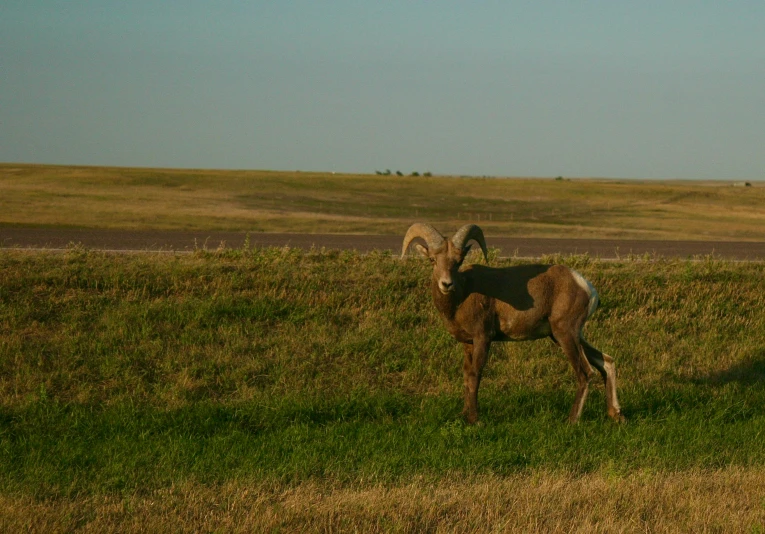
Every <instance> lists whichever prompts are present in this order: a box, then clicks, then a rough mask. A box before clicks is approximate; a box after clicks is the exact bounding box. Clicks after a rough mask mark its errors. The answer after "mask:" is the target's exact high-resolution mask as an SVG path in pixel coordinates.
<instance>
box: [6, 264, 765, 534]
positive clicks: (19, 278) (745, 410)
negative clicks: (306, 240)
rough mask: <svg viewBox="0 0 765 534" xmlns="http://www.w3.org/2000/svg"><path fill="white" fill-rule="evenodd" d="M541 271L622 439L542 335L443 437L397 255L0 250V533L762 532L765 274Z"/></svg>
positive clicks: (437, 377)
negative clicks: (619, 409)
mask: <svg viewBox="0 0 765 534" xmlns="http://www.w3.org/2000/svg"><path fill="white" fill-rule="evenodd" d="M557 261H561V259H560V258H558V259H557ZM563 261H566V262H567V263H569V264H571V265H573V266H575V267H576V268H577V269H578V270H579V271H580V272H582V273H583V274H584V275H585V276H586V277H588V278H589V279H590V280H591V281H592V282H593V283H594V284H595V286H596V287H598V289H599V291H600V293H601V296H602V305H601V308H600V310H599V311H598V312H597V313H596V314H595V315H594V316H593V317H592V319H591V320H590V321H589V323H588V327H587V331H586V332H587V334H588V338H589V339H590V340H591V341H592V342H593V344H595V345H596V346H598V347H601V348H602V349H603V350H605V351H607V352H608V353H610V354H612V355H614V357H615V358H616V362H617V369H618V372H619V376H620V396H621V401H622V405H623V408H624V412H625V414H626V416H627V417H628V418H629V422H628V424H626V425H623V426H619V425H615V424H612V423H611V422H610V421H609V420H607V418H606V415H605V408H604V405H605V402H604V397H603V388H602V386H601V385H600V384H599V383H598V384H597V385H595V386H594V388H593V390H594V391H593V392H592V393H591V395H590V398H589V399H588V401H587V404H586V407H585V411H584V414H583V416H582V421H581V423H580V424H578V425H576V426H571V425H568V424H566V423H564V421H565V418H566V415H567V413H568V409H569V408H570V405H571V402H572V400H573V393H574V387H573V378H572V373H571V371H570V369H568V367H567V366H568V364H567V363H566V362H565V359H564V358H563V357H562V356H561V355H560V353H559V351H558V350H557V348H555V347H554V345H553V344H552V343H551V342H548V341H547V340H542V341H537V342H534V343H523V344H505V345H495V347H494V348H493V351H492V355H491V359H490V362H489V364H488V367H487V373H486V378H485V380H484V383H483V386H482V391H481V401H482V420H483V426H477V427H468V426H465V425H464V424H463V423H462V422H461V420H460V415H459V414H460V409H461V399H460V396H461V391H460V390H461V373H460V363H461V361H460V360H461V350H460V349H459V348H458V347H457V346H456V344H455V343H454V342H453V341H452V340H451V339H450V337H449V336H448V335H447V333H446V332H445V330H444V328H443V327H442V326H441V324H440V322H439V319H438V317H437V316H436V314H435V311H434V309H433V306H432V304H431V302H430V299H429V294H428V288H427V279H428V276H429V273H428V267H427V265H425V263H426V262H421V261H419V260H417V259H412V260H408V261H403V262H402V261H399V260H397V259H395V258H392V257H390V256H386V255H382V254H371V255H367V256H361V255H357V254H354V253H335V252H330V253H320V252H316V253H301V252H297V251H294V250H286V249H269V250H241V251H225V252H222V253H215V254H212V253H197V254H194V255H188V256H160V255H151V254H145V255H135V256H133V255H105V254H100V253H94V252H88V251H83V250H79V249H72V250H71V251H69V252H68V253H65V254H59V255H55V254H42V253H37V254H33V253H25V252H18V251H4V252H0V530H3V531H18V530H19V529H21V528H25V527H28V528H32V529H34V530H37V531H52V530H57V529H58V530H68V529H72V528H78V527H79V528H83V529H86V530H87V529H90V530H92V531H107V530H110V529H119V530H120V531H125V530H135V531H147V530H148V531H150V530H154V529H157V528H160V527H162V528H168V527H169V526H170V527H172V528H178V529H186V530H194V531H202V530H214V529H221V530H236V529H238V528H241V529H243V530H248V531H264V530H271V529H276V530H280V529H281V530H285V531H297V530H301V529H304V528H309V529H312V530H326V531H329V530H332V531H335V530H338V529H344V530H353V529H359V530H362V531H389V530H396V529H399V530H408V531H415V530H416V531H421V530H435V529H437V528H441V529H445V530H456V531H483V530H504V529H518V530H521V531H533V530H538V531H544V532H549V531H555V530H566V531H570V530H576V529H577V528H581V529H582V530H587V531H593V530H597V529H598V528H599V529H603V530H609V531H613V530H619V529H622V530H623V529H627V530H641V531H643V530H649V531H677V530H682V531H695V532H701V531H705V530H706V531H714V530H719V531H723V530H725V531H744V532H751V531H755V532H761V531H762V528H763V525H765V500H763V495H765V444H764V443H763V439H762V432H763V428H765V380H764V379H765V313H763V310H765V277H764V276H763V275H764V274H765V265H763V264H760V263H728V262H723V261H717V260H707V261H700V262H689V261H674V260H673V261H661V260H660V261H652V262H642V261H624V262H616V263H605V262H598V261H591V260H589V259H588V258H586V257H571V258H564V259H563ZM509 262H511V260H508V263H509ZM494 263H499V262H498V261H497V260H494ZM593 384H596V381H593Z"/></svg>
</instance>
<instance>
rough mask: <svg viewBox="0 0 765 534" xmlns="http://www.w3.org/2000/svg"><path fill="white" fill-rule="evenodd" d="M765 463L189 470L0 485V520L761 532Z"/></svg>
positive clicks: (137, 525)
mask: <svg viewBox="0 0 765 534" xmlns="http://www.w3.org/2000/svg"><path fill="white" fill-rule="evenodd" d="M763 496H765V471H762V470H752V469H749V470H742V469H724V470H719V471H712V472H680V473H650V472H637V473H633V474H631V475H629V476H626V477H614V476H609V474H607V473H597V474H591V475H584V476H571V475H566V474H560V473H545V472H542V473H535V474H531V475H515V476H510V477H496V476H484V477H478V478H474V479H468V480H465V479H460V480H455V481H451V482H443V481H441V482H437V483H431V482H429V481H427V480H423V479H418V480H414V481H412V482H411V483H409V484H406V485H401V486H371V487H358V488H347V487H344V488H343V487H340V488H333V487H331V486H322V485H317V484H314V483H306V484H302V485H298V486H281V485H262V483H257V482H253V483H249V482H247V481H235V482H229V483H226V484H224V485H222V486H215V487H209V486H204V485H201V484H197V483H193V482H189V483H186V484H183V485H181V486H176V487H173V488H169V489H163V490H159V491H156V492H153V493H150V494H146V495H126V496H120V495H111V496H95V497H83V498H75V499H57V500H46V501H35V500H33V499H32V498H30V497H13V496H7V495H0V530H2V531H3V532H22V531H27V532H46V533H48V532H68V531H72V530H78V531H81V532H99V533H101V532H158V531H175V532H213V531H218V532H392V531H393V532H546V533H547V532H694V533H703V532H762V527H763V525H765V500H764V499H765V497H763Z"/></svg>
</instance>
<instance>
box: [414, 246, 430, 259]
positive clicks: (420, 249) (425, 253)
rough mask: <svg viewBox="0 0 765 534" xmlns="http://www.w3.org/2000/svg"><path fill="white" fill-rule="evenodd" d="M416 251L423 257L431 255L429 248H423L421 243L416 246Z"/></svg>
mask: <svg viewBox="0 0 765 534" xmlns="http://www.w3.org/2000/svg"><path fill="white" fill-rule="evenodd" d="M414 249H415V250H416V251H417V252H419V253H420V254H422V255H423V256H425V257H426V258H428V257H430V255H429V254H428V248H427V247H423V246H422V245H420V244H419V243H415V244H414Z"/></svg>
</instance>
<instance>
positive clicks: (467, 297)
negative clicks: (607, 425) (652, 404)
mask: <svg viewBox="0 0 765 534" xmlns="http://www.w3.org/2000/svg"><path fill="white" fill-rule="evenodd" d="M480 237H481V240H482V239H483V236H482V235H481V236H480ZM438 244H439V245H440V246H438V248H434V249H429V248H427V247H424V246H422V245H419V244H418V245H416V248H417V250H418V251H419V252H420V254H422V255H424V256H426V257H428V258H429V259H430V261H431V262H432V264H433V276H432V283H431V292H432V294H433V301H434V303H435V305H436V308H437V309H438V311H439V313H440V314H441V317H442V318H443V320H444V322H445V324H446V328H447V329H448V330H449V333H451V335H452V336H454V338H455V339H456V340H457V341H459V342H461V343H462V344H463V348H464V352H465V360H464V364H463V377H464V384H465V408H464V410H463V414H464V416H465V418H466V419H467V422H468V423H471V424H472V423H475V422H476V421H477V420H478V388H479V385H480V383H481V374H482V371H483V368H484V365H485V364H486V361H487V359H488V355H489V348H490V346H491V343H492V342H494V341H525V340H532V339H539V338H543V337H550V338H552V340H553V341H555V342H556V343H557V344H558V345H559V346H560V348H561V349H562V350H563V352H564V354H565V355H566V357H567V358H568V360H569V362H570V363H571V367H572V368H573V370H574V374H575V376H576V379H577V391H576V397H575V400H574V405H573V407H572V408H571V412H570V414H569V421H570V422H572V423H573V422H576V421H577V420H578V419H579V416H580V415H581V412H582V406H583V404H584V401H585V399H586V397H587V391H588V382H589V379H590V376H591V375H592V373H593V367H594V368H595V369H597V370H598V372H599V373H600V374H601V376H602V378H603V380H604V382H605V386H606V402H607V409H608V415H609V416H610V417H611V418H613V419H614V420H616V421H620V422H621V421H623V420H624V417H623V416H622V414H621V409H620V408H619V402H618V400H617V396H616V372H615V369H614V365H613V359H612V358H611V357H610V356H608V355H607V354H603V353H602V352H600V351H599V350H598V349H596V348H594V347H592V346H591V345H590V344H589V343H587V341H585V339H584V337H583V336H582V333H581V332H582V328H583V326H584V323H585V321H586V320H587V317H588V314H589V313H590V311H591V310H590V304H591V303H590V299H591V298H594V299H597V296H596V295H595V296H591V295H590V294H589V293H588V291H587V290H586V289H584V288H583V287H582V286H581V285H580V284H579V283H578V282H577V279H576V278H575V275H574V274H573V272H572V271H571V270H570V269H569V268H568V267H565V266H562V265H521V266H515V267H505V268H492V267H486V266H483V265H471V266H468V267H466V268H464V269H462V270H460V267H461V265H462V261H463V260H464V258H465V255H466V254H467V252H468V250H469V248H470V247H467V246H463V247H459V246H456V245H455V244H454V243H453V242H452V241H451V240H445V241H444V242H442V243H438ZM481 245H482V248H485V247H484V245H483V243H481ZM406 246H408V243H407V242H406V240H405V247H406ZM404 252H406V250H404Z"/></svg>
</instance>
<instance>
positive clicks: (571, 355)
mask: <svg viewBox="0 0 765 534" xmlns="http://www.w3.org/2000/svg"><path fill="white" fill-rule="evenodd" d="M552 338H553V340H554V341H555V342H556V343H557V344H558V345H559V346H560V348H561V350H563V353H564V354H565V355H566V357H567V358H568V361H569V363H571V367H572V368H573V369H574V375H576V397H574V405H573V406H572V407H571V412H570V413H569V415H568V421H569V423H576V422H577V421H578V420H579V416H580V415H582V409H584V401H585V400H587V393H588V391H589V381H590V374H591V373H592V368H591V367H590V365H589V364H588V363H587V360H586V359H585V358H584V357H583V355H582V352H583V351H582V348H581V345H580V344H579V340H578V339H577V338H576V337H575V336H572V335H570V334H567V333H565V332H564V333H561V332H558V333H555V332H553V336H552Z"/></svg>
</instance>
